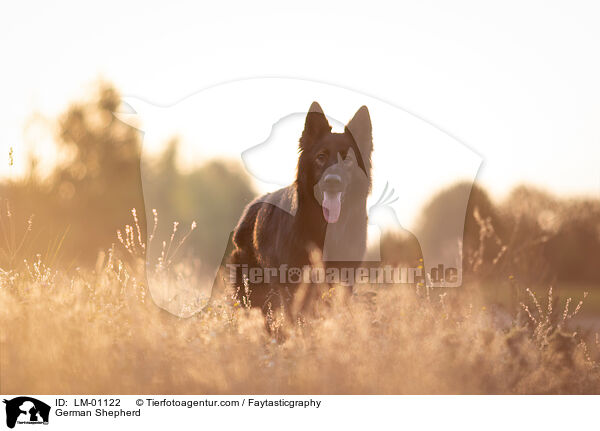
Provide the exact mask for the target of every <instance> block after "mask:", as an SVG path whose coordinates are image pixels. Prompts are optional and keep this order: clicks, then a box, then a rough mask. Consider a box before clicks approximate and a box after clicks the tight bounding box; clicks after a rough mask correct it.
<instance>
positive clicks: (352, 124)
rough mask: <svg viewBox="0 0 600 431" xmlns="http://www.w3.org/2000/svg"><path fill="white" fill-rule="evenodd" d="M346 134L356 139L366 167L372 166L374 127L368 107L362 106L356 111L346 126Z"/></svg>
mask: <svg viewBox="0 0 600 431" xmlns="http://www.w3.org/2000/svg"><path fill="white" fill-rule="evenodd" d="M345 132H346V133H349V134H350V135H351V136H352V138H354V141H355V142H356V145H358V149H359V150H360V155H361V158H362V159H363V161H364V163H365V166H366V165H368V164H369V165H370V163H369V162H370V159H371V153H372V152H373V127H372V126H371V116H370V115H369V110H368V109H367V107H366V106H361V107H360V109H359V110H358V111H356V114H354V117H352V120H350V121H349V122H348V124H347V125H346V128H345Z"/></svg>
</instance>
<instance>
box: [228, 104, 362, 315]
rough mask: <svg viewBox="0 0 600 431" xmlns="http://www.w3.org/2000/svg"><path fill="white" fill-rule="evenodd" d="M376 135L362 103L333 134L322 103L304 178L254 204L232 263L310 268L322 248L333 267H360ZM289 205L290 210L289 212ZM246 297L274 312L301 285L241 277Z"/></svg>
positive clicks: (238, 231) (303, 151)
mask: <svg viewBox="0 0 600 431" xmlns="http://www.w3.org/2000/svg"><path fill="white" fill-rule="evenodd" d="M372 150H373V139H372V132H371V119H370V116H369V111H368V109H367V108H366V107H365V106H363V107H361V108H360V109H359V110H358V111H357V112H356V114H355V115H354V117H353V118H352V120H350V122H349V123H348V124H347V125H346V127H345V129H344V132H343V133H332V132H331V126H330V125H329V123H328V121H327V119H326V117H325V115H324V113H323V111H322V109H321V107H320V106H319V104H318V103H317V102H314V103H313V104H312V105H311V107H310V110H309V112H308V114H307V116H306V122H305V126H304V131H303V133H302V136H301V138H300V147H299V152H300V156H299V159H298V168H297V177H296V181H295V182H294V183H293V184H292V185H290V186H288V187H285V188H283V189H280V190H277V191H276V192H273V193H269V194H267V195H264V196H261V197H260V198H258V199H256V200H254V201H253V202H251V203H250V204H249V205H248V206H247V207H246V209H245V210H244V213H243V215H242V217H241V219H240V221H239V223H238V225H237V227H236V228H235V231H234V233H233V245H234V250H233V252H232V255H231V259H230V262H231V263H233V264H239V265H242V264H245V265H247V267H248V268H253V267H259V268H280V265H287V266H288V267H297V268H302V267H304V266H305V265H310V264H311V262H310V254H311V252H312V251H313V250H314V249H317V250H318V251H320V252H321V254H322V255H323V260H324V261H325V262H324V264H325V266H327V267H329V266H338V267H339V266H351V267H355V266H357V265H359V264H360V262H361V260H362V258H363V256H364V252H365V249H366V241H367V208H366V200H367V196H368V194H369V191H370V188H371V153H372ZM288 210H289V211H288ZM236 284H237V286H236V287H237V292H238V293H237V295H238V299H240V300H244V302H245V303H249V304H251V305H252V306H255V307H262V308H263V310H266V309H267V308H268V306H271V307H279V306H281V305H285V303H286V302H287V300H289V299H291V298H292V297H293V295H294V293H295V291H296V289H297V287H298V285H289V284H288V285H285V286H282V285H280V284H278V283H274V282H272V283H269V284H266V283H260V284H250V285H249V286H247V288H246V289H245V288H244V286H243V280H242V271H240V270H238V272H237V277H236Z"/></svg>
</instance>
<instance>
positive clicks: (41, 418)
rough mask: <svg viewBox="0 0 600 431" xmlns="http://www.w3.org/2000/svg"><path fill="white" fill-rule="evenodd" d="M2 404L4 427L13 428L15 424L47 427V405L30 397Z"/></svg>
mask: <svg viewBox="0 0 600 431" xmlns="http://www.w3.org/2000/svg"><path fill="white" fill-rule="evenodd" d="M3 402H4V404H6V426H8V427H9V428H14V427H15V424H28V425H35V424H44V425H48V418H49V417H50V406H49V405H48V404H46V403H43V402H41V401H40V400H36V399H35V398H31V397H17V398H13V399H12V400H3Z"/></svg>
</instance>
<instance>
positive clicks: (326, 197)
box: [323, 192, 342, 223]
mask: <svg viewBox="0 0 600 431" xmlns="http://www.w3.org/2000/svg"><path fill="white" fill-rule="evenodd" d="M341 198H342V192H324V193H323V216H324V217H325V220H327V223H335V222H336V221H338V219H339V218H340V211H341V209H342V202H341V200H342V199H341Z"/></svg>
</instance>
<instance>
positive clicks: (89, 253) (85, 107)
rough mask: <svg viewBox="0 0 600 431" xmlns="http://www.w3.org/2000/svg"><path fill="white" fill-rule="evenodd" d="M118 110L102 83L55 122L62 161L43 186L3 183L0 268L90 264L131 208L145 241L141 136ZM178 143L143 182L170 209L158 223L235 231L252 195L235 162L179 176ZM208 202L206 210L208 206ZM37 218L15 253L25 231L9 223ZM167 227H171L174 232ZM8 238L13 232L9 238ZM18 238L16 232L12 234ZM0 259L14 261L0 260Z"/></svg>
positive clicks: (209, 242)
mask: <svg viewBox="0 0 600 431" xmlns="http://www.w3.org/2000/svg"><path fill="white" fill-rule="evenodd" d="M119 104H120V96H119V94H118V92H117V91H116V90H115V88H114V87H113V86H111V85H109V84H106V83H101V84H100V85H99V87H98V89H97V91H96V93H95V95H94V96H93V97H92V98H91V99H90V100H89V101H86V102H78V103H74V104H72V105H71V106H70V107H69V108H68V109H67V110H66V112H65V113H64V114H63V115H61V116H60V118H59V120H58V122H57V129H56V139H55V141H56V145H57V148H58V150H59V151H60V154H61V156H62V157H61V159H60V162H59V163H58V164H57V165H56V166H55V168H54V170H53V172H52V173H51V174H50V175H49V176H48V177H47V178H44V179H41V178H40V177H39V175H37V174H36V175H33V174H31V175H28V176H27V177H26V178H24V179H22V180H19V181H13V182H10V181H4V182H3V183H2V184H0V192H1V196H2V197H5V198H7V199H8V200H9V201H10V203H11V208H12V211H11V219H10V220H9V218H8V217H7V216H6V208H5V209H4V212H3V219H2V220H1V221H2V223H3V226H5V227H6V229H3V231H5V234H4V236H5V237H6V238H8V239H9V241H5V244H4V245H3V246H2V248H3V250H4V249H6V250H9V248H10V247H12V250H13V252H9V251H10V250H9V251H6V252H5V253H3V254H2V253H0V267H1V268H5V267H8V266H14V265H15V264H18V263H19V262H21V263H22V261H23V258H25V257H27V258H31V255H32V254H35V253H38V252H39V253H41V254H42V255H43V256H42V258H43V259H45V260H46V261H49V260H52V262H50V263H55V262H56V261H57V259H58V257H59V256H62V257H63V259H62V260H63V262H62V263H63V264H65V263H66V264H67V265H69V264H70V265H71V266H72V265H85V264H91V263H94V262H95V260H96V257H97V254H98V251H100V250H103V249H106V248H108V247H110V245H111V244H112V243H115V242H116V241H117V238H116V231H117V229H122V228H123V226H125V225H126V224H131V209H132V208H136V209H137V211H138V218H139V221H140V227H141V229H142V238H145V229H146V226H145V220H146V217H145V213H144V200H143V196H142V182H141V171H140V152H141V135H140V132H139V131H138V130H136V129H135V128H132V127H130V126H128V125H126V124H124V123H123V122H121V121H119V120H118V119H116V118H115V117H114V115H113V112H115V111H116V110H117V108H118V106H119ZM176 154H177V141H176V140H173V141H172V142H170V144H169V145H168V146H167V148H166V150H165V151H164V153H163V154H162V155H161V157H160V158H159V161H158V162H157V163H156V164H155V165H153V166H152V169H153V172H148V173H147V175H148V176H149V177H151V178H154V179H155V181H156V182H157V184H156V186H153V187H151V188H149V190H151V191H152V193H158V194H160V195H161V196H158V198H159V199H160V201H162V202H166V203H167V205H166V207H167V208H168V210H167V212H166V213H165V214H162V216H163V217H161V219H163V221H168V222H172V221H179V222H181V223H191V220H192V219H194V220H196V221H197V222H198V224H199V225H202V224H204V225H205V226H211V225H212V226H215V225H218V226H222V225H225V224H227V225H228V226H229V227H230V228H233V227H234V226H235V223H236V221H237V217H239V215H240V213H241V211H242V209H243V207H244V205H245V203H247V202H248V201H250V200H251V199H252V197H253V196H254V192H253V190H252V188H251V187H250V185H249V184H250V181H249V179H248V177H246V176H245V173H243V168H241V165H234V164H233V162H225V161H209V162H208V163H206V164H205V165H203V166H200V167H197V168H195V169H194V170H192V171H191V172H187V173H182V172H180V171H179V170H178V167H177V164H176ZM207 202H210V203H211V204H210V205H207ZM31 214H35V219H34V231H35V232H36V235H37V236H36V237H35V241H33V235H28V241H27V245H28V247H21V249H20V255H19V256H16V255H15V253H14V249H15V244H17V245H18V241H17V240H14V241H13V240H12V239H11V237H10V235H17V236H18V235H19V234H18V232H19V229H21V230H23V226H20V225H19V226H15V227H14V228H12V227H10V223H8V222H9V221H11V223H12V222H14V221H15V220H23V221H24V222H23V223H22V224H24V227H25V228H27V226H28V224H27V220H28V219H29V216H30V215H31ZM171 226H172V225H171ZM11 232H12V233H11ZM15 232H16V233H15ZM211 232H212V231H211V229H204V230H203V231H202V235H203V236H202V241H200V242H196V243H195V248H194V249H193V250H191V251H192V252H193V253H195V254H198V255H201V254H202V253H203V252H204V251H205V250H207V249H208V248H209V247H214V244H215V241H218V240H222V239H217V238H215V237H213V236H211ZM3 255H6V256H8V255H10V256H11V257H10V258H8V257H5V258H3V257H2V256H3Z"/></svg>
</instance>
